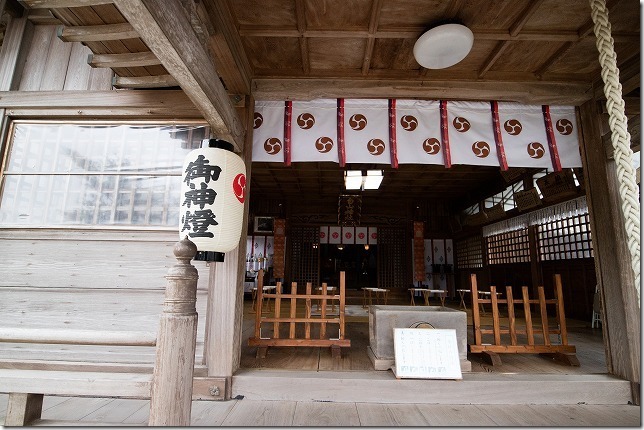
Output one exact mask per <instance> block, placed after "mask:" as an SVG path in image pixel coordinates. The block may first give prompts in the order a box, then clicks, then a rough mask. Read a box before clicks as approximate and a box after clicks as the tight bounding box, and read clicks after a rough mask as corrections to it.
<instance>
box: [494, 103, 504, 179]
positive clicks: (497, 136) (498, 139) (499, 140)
mask: <svg viewBox="0 0 644 430" xmlns="http://www.w3.org/2000/svg"><path fill="white" fill-rule="evenodd" d="M490 107H491V108H492V124H493V125H494V127H493V129H494V142H495V143H496V155H497V156H498V157H499V164H500V165H501V170H508V160H507V158H506V157H505V148H504V147H503V136H501V124H500V121H499V103H498V102H496V101H491V102H490Z"/></svg>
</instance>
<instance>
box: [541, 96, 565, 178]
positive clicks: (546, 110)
mask: <svg viewBox="0 0 644 430" xmlns="http://www.w3.org/2000/svg"><path fill="white" fill-rule="evenodd" d="M541 111H542V112H543V122H544V123H545V125H546V136H548V148H549V149H550V158H551V159H552V168H553V169H554V170H555V172H561V161H560V160H559V151H558V150H557V139H555V132H554V130H553V129H552V118H550V106H548V105H542V106H541Z"/></svg>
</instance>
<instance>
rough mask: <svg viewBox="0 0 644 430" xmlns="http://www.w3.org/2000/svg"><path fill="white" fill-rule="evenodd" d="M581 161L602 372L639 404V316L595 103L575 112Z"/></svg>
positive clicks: (613, 175)
mask: <svg viewBox="0 0 644 430" xmlns="http://www.w3.org/2000/svg"><path fill="white" fill-rule="evenodd" d="M580 113H581V115H580V117H581V126H582V127H581V129H582V130H581V131H582V133H583V145H582V160H583V163H584V169H585V174H584V180H585V181H586V190H587V191H586V199H587V202H588V210H589V212H590V225H591V231H592V243H593V250H594V254H595V258H594V260H595V272H596V274H597V282H598V284H599V290H600V294H601V297H602V303H603V309H602V311H603V324H602V328H603V335H604V345H605V348H606V349H607V350H606V362H607V365H608V371H609V372H610V373H611V374H613V375H616V376H619V377H621V378H624V379H627V380H629V381H631V383H632V387H633V390H632V391H633V400H634V402H635V403H636V404H639V384H640V367H639V366H640V312H639V307H638V304H637V294H636V290H635V279H634V278H635V276H634V274H633V270H632V269H631V265H630V260H631V257H630V253H629V251H628V249H627V240H626V231H625V227H624V223H623V222H622V219H621V217H622V214H621V209H620V207H621V206H620V204H619V201H618V200H619V195H618V193H619V181H618V178H617V174H616V166H615V161H614V160H610V159H608V157H607V156H606V150H605V148H604V146H603V144H602V139H601V133H600V123H599V110H598V108H597V104H596V102H595V101H589V102H586V103H585V104H584V105H583V106H581V109H580Z"/></svg>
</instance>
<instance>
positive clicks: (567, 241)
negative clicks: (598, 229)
mask: <svg viewBox="0 0 644 430" xmlns="http://www.w3.org/2000/svg"><path fill="white" fill-rule="evenodd" d="M537 242H538V249H539V259H540V260H542V261H547V260H570V259H573V258H591V257H594V253H593V244H592V237H591V232H590V216H589V215H588V214H581V215H573V216H571V217H567V218H563V219H560V220H557V221H549V222H546V223H543V224H539V225H537Z"/></svg>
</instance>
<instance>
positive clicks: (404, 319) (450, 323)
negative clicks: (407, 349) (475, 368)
mask: <svg viewBox="0 0 644 430" xmlns="http://www.w3.org/2000/svg"><path fill="white" fill-rule="evenodd" d="M427 324H429V325H431V326H432V327H433V328H437V329H454V330H456V341H457V345H458V356H459V359H460V361H461V370H462V371H469V370H471V364H470V363H469V361H467V313H465V312H463V311H459V310H456V309H450V308H445V307H442V306H394V305H373V306H370V308H369V347H370V350H371V353H372V354H373V356H374V359H375V360H377V361H379V362H380V363H381V364H379V366H378V367H383V366H384V365H385V364H386V361H389V360H391V361H392V363H393V360H394V330H393V329H394V328H410V327H416V326H419V327H422V326H426V325H427ZM372 361H373V360H372ZM464 362H467V363H468V364H464ZM374 366H375V361H374ZM464 367H465V368H467V367H469V369H467V370H465V369H464ZM376 370H385V369H376Z"/></svg>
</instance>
